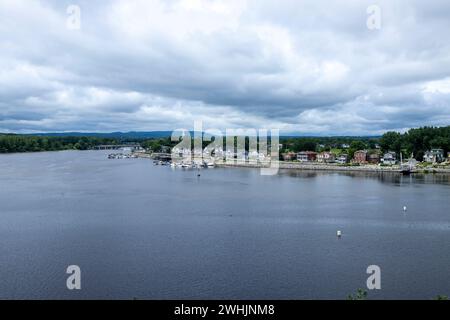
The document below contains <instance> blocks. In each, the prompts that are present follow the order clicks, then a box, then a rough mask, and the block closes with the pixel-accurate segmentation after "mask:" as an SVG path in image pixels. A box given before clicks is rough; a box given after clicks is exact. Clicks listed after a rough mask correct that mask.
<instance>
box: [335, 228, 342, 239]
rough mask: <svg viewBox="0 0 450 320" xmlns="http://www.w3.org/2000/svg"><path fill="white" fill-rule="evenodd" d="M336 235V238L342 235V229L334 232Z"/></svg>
mask: <svg viewBox="0 0 450 320" xmlns="http://www.w3.org/2000/svg"><path fill="white" fill-rule="evenodd" d="M336 235H337V236H338V238H340V237H341V236H342V231H341V230H338V231H337V232H336Z"/></svg>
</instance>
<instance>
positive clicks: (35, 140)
mask: <svg viewBox="0 0 450 320" xmlns="http://www.w3.org/2000/svg"><path fill="white" fill-rule="evenodd" d="M117 143H118V141H117V139H111V138H97V137H46V136H29V135H17V134H2V135H0V153H11V152H37V151H61V150H88V149H92V148H93V147H94V146H97V145H100V144H117Z"/></svg>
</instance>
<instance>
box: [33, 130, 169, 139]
mask: <svg viewBox="0 0 450 320" xmlns="http://www.w3.org/2000/svg"><path fill="white" fill-rule="evenodd" d="M171 134H172V131H144V132H136V131H131V132H105V133H101V132H49V133H33V134H27V135H28V136H40V137H97V138H118V139H147V138H166V137H170V136H171Z"/></svg>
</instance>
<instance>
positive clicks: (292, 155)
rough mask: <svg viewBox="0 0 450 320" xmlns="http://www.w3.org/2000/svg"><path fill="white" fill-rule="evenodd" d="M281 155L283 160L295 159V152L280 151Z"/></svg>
mask: <svg viewBox="0 0 450 320" xmlns="http://www.w3.org/2000/svg"><path fill="white" fill-rule="evenodd" d="M281 157H282V159H283V160H284V161H292V160H295V159H297V154H296V153H295V152H286V153H282V154H281Z"/></svg>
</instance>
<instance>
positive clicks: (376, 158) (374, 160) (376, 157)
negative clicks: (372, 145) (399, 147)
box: [367, 152, 380, 164]
mask: <svg viewBox="0 0 450 320" xmlns="http://www.w3.org/2000/svg"><path fill="white" fill-rule="evenodd" d="M367 161H368V162H369V163H371V164H378V163H380V154H379V153H377V152H374V153H371V154H369V155H368V156H367Z"/></svg>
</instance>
